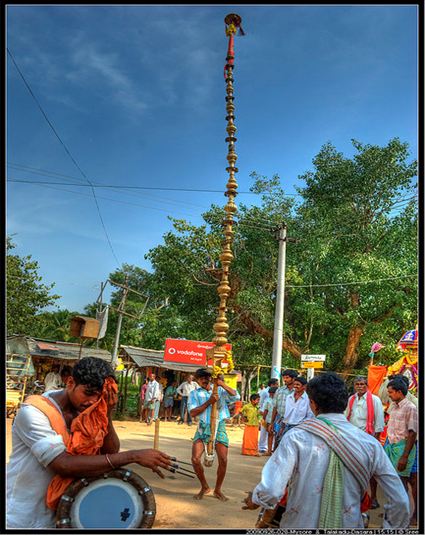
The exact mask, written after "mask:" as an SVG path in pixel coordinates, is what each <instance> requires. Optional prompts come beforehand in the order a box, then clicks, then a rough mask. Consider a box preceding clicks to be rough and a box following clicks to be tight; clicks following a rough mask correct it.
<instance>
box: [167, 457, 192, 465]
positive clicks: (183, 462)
mask: <svg viewBox="0 0 425 535" xmlns="http://www.w3.org/2000/svg"><path fill="white" fill-rule="evenodd" d="M171 460H172V461H176V462H177V463H180V464H187V465H189V466H192V463H186V462H185V461H179V460H178V459H176V458H175V457H171Z"/></svg>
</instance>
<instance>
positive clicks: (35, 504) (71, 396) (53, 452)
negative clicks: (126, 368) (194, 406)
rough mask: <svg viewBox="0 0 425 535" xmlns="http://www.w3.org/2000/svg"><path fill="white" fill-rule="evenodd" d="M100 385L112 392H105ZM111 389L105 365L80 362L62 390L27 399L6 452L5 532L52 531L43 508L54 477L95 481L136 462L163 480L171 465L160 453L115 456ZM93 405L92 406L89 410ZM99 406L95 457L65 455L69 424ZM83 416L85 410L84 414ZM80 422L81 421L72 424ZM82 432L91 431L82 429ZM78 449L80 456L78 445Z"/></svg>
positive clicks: (109, 371)
mask: <svg viewBox="0 0 425 535" xmlns="http://www.w3.org/2000/svg"><path fill="white" fill-rule="evenodd" d="M104 385H105V386H109V385H112V387H111V388H110V389H109V391H108V390H107V389H106V388H104ZM114 386H115V378H114V372H113V369H112V367H111V365H110V364H109V363H107V362H105V361H104V360H101V359H99V358H94V357H86V358H83V359H81V360H80V361H78V363H77V364H76V365H75V366H74V368H73V370H72V374H71V375H70V376H69V377H68V379H67V382H66V386H65V388H64V389H62V390H52V391H50V392H45V393H44V394H43V395H42V396H31V398H30V399H28V400H27V402H25V403H23V405H22V406H21V408H20V409H19V411H18V413H17V415H16V417H15V420H14V423H13V427H12V453H11V455H10V460H9V463H8V465H7V510H6V524H7V528H20V529H33V528H36V529H46V528H47V529H48V528H54V527H55V511H54V510H52V509H49V508H48V507H47V505H46V497H47V496H48V490H49V491H50V490H51V489H50V487H49V485H50V483H51V480H52V478H53V477H55V476H56V475H59V476H62V477H64V478H80V477H96V476H99V475H102V474H104V473H105V472H109V471H111V469H113V468H119V467H121V466H124V465H127V464H130V463H137V464H140V465H141V466H145V467H147V468H151V469H152V470H153V471H154V472H156V473H157V474H158V475H160V476H161V477H163V475H162V473H161V471H160V468H168V467H169V466H170V464H171V462H172V461H171V459H170V457H169V456H168V455H166V454H165V453H162V452H160V451H157V450H153V449H146V450H130V451H124V452H119V449H120V441H119V439H118V436H117V434H116V432H115V429H114V426H113V424H112V418H111V414H112V410H113V408H114V405H115V403H116V386H115V388H114ZM114 393H115V395H114ZM101 398H102V399H101ZM103 400H104V401H106V403H104V401H103ZM98 401H99V403H97V402H98ZM96 403H97V406H96V407H92V406H93V405H95V404H96ZM99 407H104V411H105V412H104V414H102V416H103V419H102V418H99V419H98V420H96V423H97V422H98V421H105V426H104V427H105V428H104V429H102V430H101V431H102V432H101V433H98V434H97V436H103V441H102V442H101V443H100V444H99V448H98V449H97V451H98V454H97V455H78V454H75V455H74V454H73V455H71V454H70V453H68V452H67V447H66V446H65V441H66V442H67V443H68V438H67V433H70V429H71V424H72V423H73V421H74V419H77V418H78V417H79V415H80V414H82V413H83V411H85V410H86V409H89V408H91V410H92V413H94V411H95V410H97V409H98V408H99ZM88 413H90V411H89V410H87V412H84V415H87V414H88ZM80 421H81V422H82V421H83V420H82V418H79V419H78V422H80ZM64 423H65V424H66V428H67V429H66V428H65V426H64ZM97 425H101V424H99V423H97ZM55 429H56V430H55ZM85 431H92V429H88V427H86V429H85ZM75 437H76V433H74V435H73V438H72V440H73V445H74V446H75V441H74V438H75ZM95 438H96V437H90V436H89V441H90V443H91V444H93V443H95ZM79 446H81V447H80V449H79V451H81V449H83V446H84V444H83V441H82V440H81V441H80V444H79ZM86 446H87V443H86Z"/></svg>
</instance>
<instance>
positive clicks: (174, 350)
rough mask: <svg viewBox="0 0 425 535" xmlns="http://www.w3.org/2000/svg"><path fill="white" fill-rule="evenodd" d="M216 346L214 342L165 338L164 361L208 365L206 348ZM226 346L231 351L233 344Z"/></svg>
mask: <svg viewBox="0 0 425 535" xmlns="http://www.w3.org/2000/svg"><path fill="white" fill-rule="evenodd" d="M214 346H215V344H214V343H213V342H199V341H196V340H178V339H174V338H167V339H166V340H165V349H164V361H168V362H181V363H182V364H193V365H199V367H202V366H206V364H207V353H206V350H207V349H210V348H212V347H214ZM225 348H226V349H227V350H228V351H230V350H231V349H232V346H231V344H226V345H225Z"/></svg>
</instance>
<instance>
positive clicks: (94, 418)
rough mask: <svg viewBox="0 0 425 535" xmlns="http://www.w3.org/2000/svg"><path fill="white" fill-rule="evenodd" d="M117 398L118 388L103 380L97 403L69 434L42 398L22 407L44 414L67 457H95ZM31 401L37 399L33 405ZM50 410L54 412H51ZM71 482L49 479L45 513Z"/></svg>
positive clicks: (63, 478) (55, 478) (60, 477)
mask: <svg viewBox="0 0 425 535" xmlns="http://www.w3.org/2000/svg"><path fill="white" fill-rule="evenodd" d="M117 396H118V387H117V384H116V382H115V380H114V379H113V378H112V377H107V378H106V379H105V382H104V384H103V390H102V395H101V396H100V398H99V400H98V401H96V403H93V405H91V406H90V407H88V408H87V409H86V410H85V411H83V412H81V413H80V414H79V415H78V416H77V417H76V418H74V420H73V421H72V424H71V433H70V434H69V433H68V431H67V430H66V426H65V425H64V420H63V416H62V414H60V413H59V412H58V410H57V409H56V407H54V405H53V404H52V403H51V402H50V401H49V400H48V399H47V398H46V397H43V396H30V397H29V398H28V399H27V400H26V403H29V404H31V405H34V406H36V407H37V408H38V409H40V410H41V411H42V412H44V414H46V416H47V417H48V418H49V421H50V424H51V425H52V428H53V429H54V430H55V431H56V432H57V433H58V434H61V435H62V437H63V439H64V444H65V446H66V451H67V453H69V454H71V455H98V454H99V452H100V449H101V447H102V446H103V441H104V438H105V436H106V434H107V433H108V407H109V406H112V405H115V403H116V401H117ZM31 398H39V399H38V400H37V401H36V400H34V399H31ZM42 400H45V401H42ZM46 402H47V403H46ZM52 407H53V408H54V411H52ZM73 480H74V478H72V477H62V476H60V475H59V474H56V475H55V476H54V477H53V479H52V481H51V482H50V484H49V487H48V489H47V494H46V504H47V507H48V508H49V509H53V510H56V509H57V506H58V504H59V500H60V498H61V496H62V494H63V493H64V492H65V490H66V488H67V487H68V486H69V485H70V484H71V483H72V481H73Z"/></svg>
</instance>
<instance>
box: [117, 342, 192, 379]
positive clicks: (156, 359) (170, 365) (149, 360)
mask: <svg viewBox="0 0 425 535" xmlns="http://www.w3.org/2000/svg"><path fill="white" fill-rule="evenodd" d="M120 349H121V351H123V352H124V353H125V354H126V355H128V356H129V357H130V358H131V359H132V360H133V361H134V362H135V363H136V364H137V366H139V367H140V368H145V367H152V368H164V369H167V370H175V371H183V372H188V373H190V372H194V371H196V370H197V369H198V368H199V366H193V365H190V364H181V363H177V362H176V363H174V362H168V361H167V362H164V351H158V350H157V349H145V348H143V347H134V346H120Z"/></svg>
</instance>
